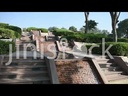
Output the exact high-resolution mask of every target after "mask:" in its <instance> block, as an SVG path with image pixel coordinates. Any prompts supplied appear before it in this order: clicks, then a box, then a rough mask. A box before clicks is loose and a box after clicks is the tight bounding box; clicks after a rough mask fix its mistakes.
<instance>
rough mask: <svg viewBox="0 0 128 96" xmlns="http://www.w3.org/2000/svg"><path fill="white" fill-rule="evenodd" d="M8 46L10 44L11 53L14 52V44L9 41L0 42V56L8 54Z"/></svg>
mask: <svg viewBox="0 0 128 96" xmlns="http://www.w3.org/2000/svg"><path fill="white" fill-rule="evenodd" d="M9 44H12V52H15V50H16V49H15V43H14V42H10V41H2V40H0V54H8V53H9Z"/></svg>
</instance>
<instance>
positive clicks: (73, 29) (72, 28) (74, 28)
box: [69, 26, 77, 32]
mask: <svg viewBox="0 0 128 96" xmlns="http://www.w3.org/2000/svg"><path fill="white" fill-rule="evenodd" d="M69 30H71V31H73V32H77V28H76V27H75V26H71V27H69Z"/></svg>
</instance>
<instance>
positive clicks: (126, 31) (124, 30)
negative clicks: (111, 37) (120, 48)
mask: <svg viewBox="0 0 128 96" xmlns="http://www.w3.org/2000/svg"><path fill="white" fill-rule="evenodd" d="M117 35H118V37H122V36H123V35H126V36H127V37H128V19H125V20H122V21H120V22H119V23H118V28H117Z"/></svg>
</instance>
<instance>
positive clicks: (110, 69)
mask: <svg viewBox="0 0 128 96" xmlns="http://www.w3.org/2000/svg"><path fill="white" fill-rule="evenodd" d="M102 70H103V71H104V72H106V71H107V72H108V71H122V69H121V68H120V67H112V66H111V67H108V68H102Z"/></svg>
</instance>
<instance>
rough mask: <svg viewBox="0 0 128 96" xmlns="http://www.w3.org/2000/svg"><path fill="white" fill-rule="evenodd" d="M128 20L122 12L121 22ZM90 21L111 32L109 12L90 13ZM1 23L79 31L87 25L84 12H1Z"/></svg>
mask: <svg viewBox="0 0 128 96" xmlns="http://www.w3.org/2000/svg"><path fill="white" fill-rule="evenodd" d="M126 18H128V12H121V14H120V17H119V21H122V20H124V19H126ZM89 20H95V21H96V22H97V23H98V25H97V28H99V29H100V30H108V31H109V32H111V29H112V28H111V17H110V14H109V12H90V15H89ZM0 22H2V23H8V24H10V25H14V26H18V27H20V28H27V27H37V28H49V27H53V26H56V27H58V28H62V27H64V28H67V29H68V28H69V27H70V26H75V27H76V28H77V29H78V30H79V29H80V28H81V27H82V26H83V25H85V23H84V22H85V17H84V12H0Z"/></svg>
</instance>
